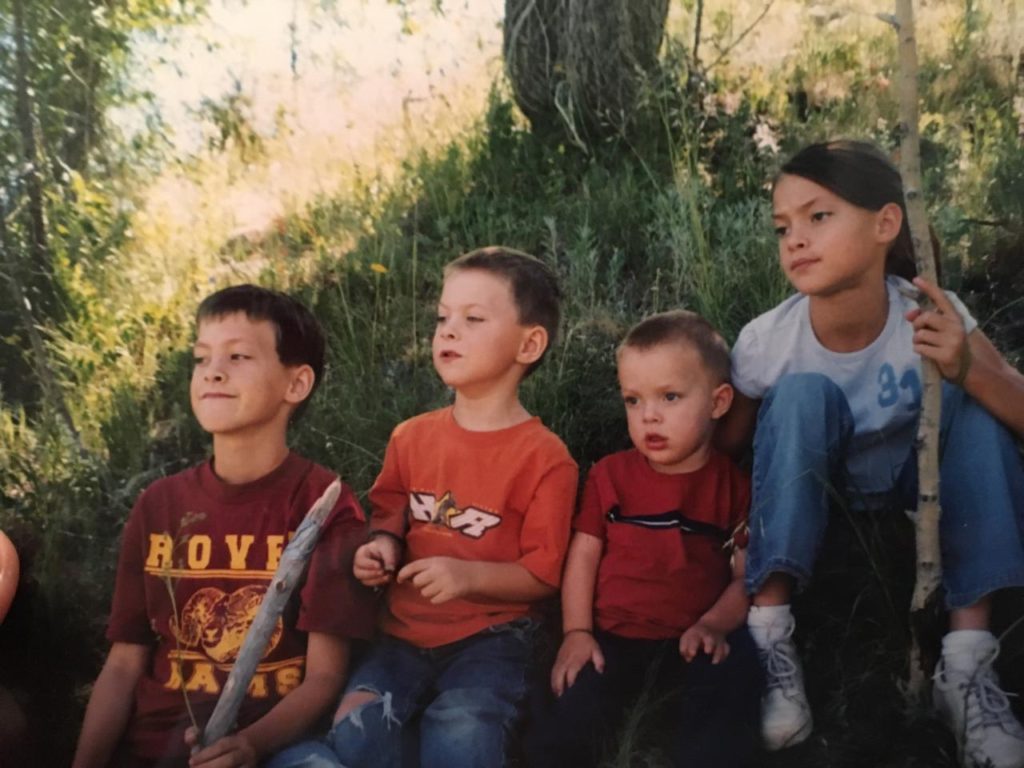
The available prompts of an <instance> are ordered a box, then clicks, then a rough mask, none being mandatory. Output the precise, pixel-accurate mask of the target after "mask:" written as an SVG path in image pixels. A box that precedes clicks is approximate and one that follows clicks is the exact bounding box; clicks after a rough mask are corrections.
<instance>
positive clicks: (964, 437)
mask: <svg viewBox="0 0 1024 768" xmlns="http://www.w3.org/2000/svg"><path fill="white" fill-rule="evenodd" d="M939 450H940V453H941V458H940V462H939V477H940V479H939V500H940V504H941V507H942V519H941V522H940V524H939V525H940V537H941V541H942V566H943V567H942V571H943V586H944V587H945V589H946V604H947V606H948V607H949V608H962V607H966V606H969V605H973V604H974V603H976V602H977V601H978V600H979V599H980V598H982V597H984V596H985V595H987V594H989V593H991V592H994V591H995V590H997V589H1001V588H1003V587H1012V586H1024V467H1022V466H1021V459H1020V454H1018V452H1017V447H1016V445H1015V443H1014V439H1013V436H1012V435H1011V434H1010V432H1009V430H1007V429H1006V427H1004V426H1003V425H1002V424H1000V423H999V421H997V420H996V418H995V417H993V416H992V415H991V414H990V413H989V412H988V411H986V410H985V409H984V408H983V407H982V406H981V405H979V404H978V403H977V402H976V401H975V400H974V399H973V398H971V397H970V396H969V395H968V394H967V393H966V392H964V391H963V389H961V388H960V387H957V386H954V385H952V384H949V383H946V382H943V385H942V424H941V432H940V439H939ZM901 489H902V490H903V491H904V496H905V500H906V502H907V503H908V504H909V505H910V508H913V507H915V506H916V505H917V499H916V496H917V458H916V456H913V457H912V458H911V460H910V461H908V462H907V466H906V471H905V472H904V477H902V478H901Z"/></svg>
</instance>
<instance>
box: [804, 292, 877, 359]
mask: <svg viewBox="0 0 1024 768" xmlns="http://www.w3.org/2000/svg"><path fill="white" fill-rule="evenodd" d="M810 313H811V328H813V330H814V335H815V336H816V337H817V338H818V341H819V342H821V345H822V346H823V347H825V348H826V349H830V350H832V351H833V352H856V351H858V350H861V349H864V348H865V347H866V346H868V345H869V344H870V343H871V342H873V341H874V340H875V339H877V338H878V336H879V334H881V333H882V330H883V329H884V328H885V323H886V320H887V319H888V317H889V296H888V292H887V290H886V286H885V283H884V282H881V283H876V284H875V285H873V286H870V287H865V288H861V289H858V290H855V291H843V292H840V293H837V294H834V295H832V296H811V297H810Z"/></svg>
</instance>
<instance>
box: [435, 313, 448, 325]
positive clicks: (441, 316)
mask: <svg viewBox="0 0 1024 768" xmlns="http://www.w3.org/2000/svg"><path fill="white" fill-rule="evenodd" d="M447 319H448V318H447V317H445V316H444V315H438V316H437V324H438V325H440V324H441V323H443V322H444V321H445V320H447Z"/></svg>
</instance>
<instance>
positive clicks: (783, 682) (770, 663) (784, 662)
mask: <svg viewBox="0 0 1024 768" xmlns="http://www.w3.org/2000/svg"><path fill="white" fill-rule="evenodd" d="M792 634H793V630H792V629H790V630H789V632H787V633H786V634H785V635H783V636H782V637H780V638H778V639H777V640H776V641H775V642H773V643H771V644H769V645H768V647H767V648H764V649H762V650H761V652H760V656H761V663H762V665H763V666H764V670H765V678H766V680H765V684H766V686H767V688H768V689H772V688H781V689H782V690H783V691H788V690H790V689H792V688H795V687H797V685H798V683H797V679H796V676H797V673H798V671H799V669H800V667H799V665H798V662H797V659H796V648H795V647H794V646H793V643H792V642H791V641H790V639H789V638H790V635H792Z"/></svg>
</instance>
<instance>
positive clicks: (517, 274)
mask: <svg viewBox="0 0 1024 768" xmlns="http://www.w3.org/2000/svg"><path fill="white" fill-rule="evenodd" d="M464 269H479V270H482V271H484V272H490V273H491V274H492V275H497V276H498V277H501V278H504V279H505V280H507V281H508V283H509V285H510V286H511V288H512V301H513V302H514V303H515V305H516V311H517V312H518V314H519V322H520V324H522V325H539V326H541V327H542V328H544V330H545V331H547V333H548V346H547V348H546V349H545V350H544V353H543V354H542V355H541V356H540V358H538V359H537V361H536V362H535V363H533V364H532V365H531V366H530V367H529V368H527V369H526V374H525V375H524V377H523V378H525V377H526V376H529V375H530V374H531V373H533V372H534V370H536V368H537V367H538V366H539V365H540V364H541V362H543V360H544V356H545V355H547V353H548V349H551V345H553V344H554V343H555V338H556V337H557V336H558V323H559V319H560V318H561V310H560V309H559V302H560V301H561V299H562V291H561V289H560V288H559V287H558V279H557V278H556V277H555V273H554V271H553V270H552V269H551V267H549V266H548V265H547V264H545V263H544V262H543V261H541V260H540V259H538V258H537V257H535V256H531V255H530V254H528V253H524V252H523V251H517V250H516V249H515V248H506V247H505V246H503V245H491V246H487V247H486V248H477V249H476V250H475V251H470V252H469V253H465V254H463V255H462V256H459V258H457V259H455V260H454V261H450V262H448V264H447V266H445V268H444V275H445V277H447V276H448V275H450V274H451V273H452V272H456V271H459V270H464Z"/></svg>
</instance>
